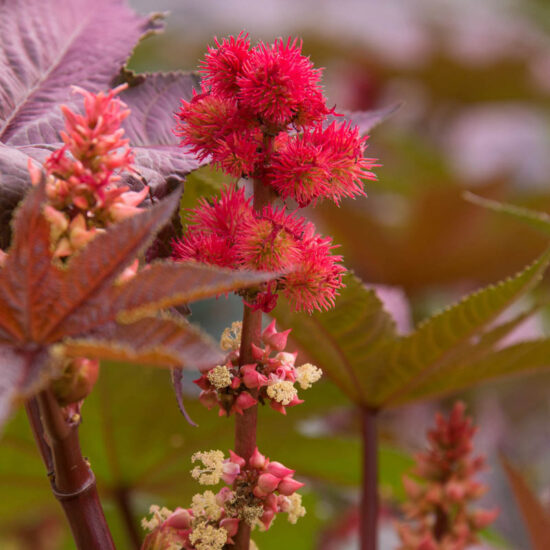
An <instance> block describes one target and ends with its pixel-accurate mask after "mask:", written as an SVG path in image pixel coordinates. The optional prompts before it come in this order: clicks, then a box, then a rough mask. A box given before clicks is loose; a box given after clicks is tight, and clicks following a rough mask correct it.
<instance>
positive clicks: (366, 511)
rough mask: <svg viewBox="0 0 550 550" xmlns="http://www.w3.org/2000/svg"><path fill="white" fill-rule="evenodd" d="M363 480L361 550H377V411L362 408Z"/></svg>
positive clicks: (360, 530) (360, 526) (360, 522)
mask: <svg viewBox="0 0 550 550" xmlns="http://www.w3.org/2000/svg"><path fill="white" fill-rule="evenodd" d="M360 411H361V439H362V444H363V480H362V489H361V508H360V516H359V517H360V521H359V539H360V548H361V550H376V548H377V545H378V529H377V526H378V441H377V434H376V411H374V410H373V409H369V408H367V407H362V408H361V409H360Z"/></svg>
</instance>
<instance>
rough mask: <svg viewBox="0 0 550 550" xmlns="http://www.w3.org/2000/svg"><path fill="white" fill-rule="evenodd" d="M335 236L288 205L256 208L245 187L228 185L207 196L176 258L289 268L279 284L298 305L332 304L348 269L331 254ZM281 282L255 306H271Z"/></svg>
mask: <svg viewBox="0 0 550 550" xmlns="http://www.w3.org/2000/svg"><path fill="white" fill-rule="evenodd" d="M331 243H332V241H331V239H330V238H323V237H321V236H320V235H317V234H316V233H315V226H314V225H313V224H312V223H310V222H306V220H305V219H303V218H298V217H296V216H293V215H290V214H288V213H287V212H286V210H285V209H275V208H273V207H271V206H267V207H265V208H264V209H263V210H262V211H261V212H255V211H254V209H253V208H252V204H251V201H250V200H247V199H245V197H244V190H242V189H241V190H236V189H235V188H234V187H228V188H226V190H224V191H222V194H221V196H220V198H219V199H214V200H213V202H212V203H208V202H207V201H205V200H202V201H201V202H200V204H199V206H198V207H197V208H196V209H195V210H194V211H193V213H192V216H191V223H190V226H189V229H188V231H187V233H186V235H185V237H184V238H183V239H181V240H180V241H176V242H175V243H174V245H173V249H174V254H173V256H174V258H175V259H176V260H197V261H200V262H204V263H210V264H213V265H218V266H221V267H233V268H234V269H257V270H270V271H285V270H287V271H289V274H288V275H285V276H283V277H281V278H279V279H278V280H277V286H278V287H279V288H284V289H285V290H284V292H285V294H286V295H287V296H288V297H289V298H290V299H291V300H292V301H293V303H294V305H295V308H296V309H297V310H303V311H308V312H312V311H313V310H314V309H328V307H330V305H332V303H333V301H334V298H335V296H336V294H337V291H338V288H340V286H341V282H342V274H343V273H344V272H345V268H344V267H343V266H342V265H341V264H340V262H341V261H342V257H341V256H338V255H336V256H334V255H332V254H331V251H332V249H333V248H334V247H333V246H332V244H331ZM277 286H274V284H272V285H271V286H269V287H266V289H265V290H263V291H262V292H260V293H259V294H258V295H257V296H256V298H255V300H254V304H253V305H254V306H255V308H258V309H262V311H266V312H269V311H271V310H272V309H273V308H274V307H275V304H276V291H277Z"/></svg>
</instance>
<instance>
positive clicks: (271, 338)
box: [262, 320, 291, 351]
mask: <svg viewBox="0 0 550 550" xmlns="http://www.w3.org/2000/svg"><path fill="white" fill-rule="evenodd" d="M290 330H291V329H288V330H285V331H284V332H277V330H276V329H275V320H273V321H272V322H271V323H270V324H269V326H268V327H267V328H266V329H265V330H264V331H263V333H262V341H263V342H264V344H266V345H268V346H271V347H272V348H274V349H276V350H277V351H283V350H284V349H285V348H286V342H287V340H288V335H289V334H290Z"/></svg>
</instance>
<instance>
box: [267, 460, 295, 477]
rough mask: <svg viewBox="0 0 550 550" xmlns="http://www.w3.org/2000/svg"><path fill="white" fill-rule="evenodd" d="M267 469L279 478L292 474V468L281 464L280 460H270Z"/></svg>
mask: <svg viewBox="0 0 550 550" xmlns="http://www.w3.org/2000/svg"><path fill="white" fill-rule="evenodd" d="M267 471H268V472H269V473H270V474H273V475H274V476H277V477H278V478H280V479H282V478H283V477H286V476H291V475H293V474H294V470H291V469H290V468H287V467H286V466H283V465H282V464H281V463H280V462H270V463H269V464H268V465H267Z"/></svg>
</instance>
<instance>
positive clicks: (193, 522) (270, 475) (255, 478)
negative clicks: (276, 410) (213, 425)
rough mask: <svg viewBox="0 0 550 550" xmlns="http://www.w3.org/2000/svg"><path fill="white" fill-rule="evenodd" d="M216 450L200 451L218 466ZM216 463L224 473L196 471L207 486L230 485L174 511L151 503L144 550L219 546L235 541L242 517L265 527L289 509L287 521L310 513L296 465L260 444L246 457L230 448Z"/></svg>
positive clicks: (207, 549) (212, 549) (197, 549)
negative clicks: (269, 454) (293, 467)
mask: <svg viewBox="0 0 550 550" xmlns="http://www.w3.org/2000/svg"><path fill="white" fill-rule="evenodd" d="M217 453H219V455H221V456H219V457H218V459H219V460H221V458H222V457H223V453H221V451H207V452H204V453H197V454H198V455H202V456H205V457H206V458H205V460H206V461H207V462H208V463H209V466H210V467H214V468H215V467H216V465H215V464H213V460H212V457H214V456H215V455H216V454H217ZM209 455H210V456H209ZM193 460H195V458H193ZM217 466H219V467H221V468H222V469H223V471H224V472H226V473H224V474H223V476H221V477H218V476H216V477H214V478H212V477H211V475H210V474H206V475H207V476H210V478H209V479H206V478H205V479H206V481H205V479H202V478H201V475H200V474H199V475H197V476H194V477H195V478H196V479H198V480H199V482H200V483H201V484H203V485H215V484H216V483H218V481H220V480H223V482H224V483H226V484H227V485H226V486H224V487H222V488H221V489H220V490H219V491H218V492H217V493H213V492H212V491H206V492H204V493H202V494H200V493H199V494H197V495H195V496H194V497H193V501H192V502H193V504H192V506H191V507H190V508H177V509H176V510H175V511H173V512H172V511H170V510H166V509H164V510H160V509H159V507H157V506H153V507H152V508H151V513H152V514H153V517H152V518H151V520H144V521H143V522H142V524H143V526H144V527H145V528H146V529H148V530H150V531H151V533H150V534H149V535H148V536H147V537H146V539H145V541H144V544H143V546H142V549H143V550H154V549H157V548H168V547H170V548H171V547H172V546H170V544H173V545H174V548H176V547H177V548H182V549H184V550H217V549H219V550H221V549H222V548H225V547H226V546H225V545H226V544H232V543H233V542H234V541H233V537H234V536H235V535H236V534H237V531H238V528H239V524H240V523H241V522H245V523H247V524H248V525H249V526H250V527H252V528H255V527H261V528H262V529H263V530H267V529H269V527H270V526H271V523H272V522H273V519H274V518H275V516H276V515H277V514H280V513H286V514H288V520H289V522H291V523H296V521H297V520H298V519H299V518H300V517H302V516H303V515H304V514H305V513H306V511H305V508H304V507H303V506H302V504H301V497H300V495H299V494H297V493H296V491H297V490H298V489H300V488H301V487H303V485H304V484H303V483H300V482H299V481H296V480H295V479H294V477H293V476H294V470H291V469H290V468H287V467H286V466H284V465H283V464H281V463H280V462H275V461H270V460H269V458H267V457H266V456H264V455H263V454H261V453H260V452H259V451H258V449H257V448H256V449H255V450H254V452H253V453H252V455H251V457H250V458H249V459H248V461H247V460H245V459H244V458H242V457H240V456H239V455H237V454H236V453H234V452H233V451H229V458H227V459H225V460H223V463H220V464H218V465H217ZM206 471H208V469H207V470H206ZM210 471H211V470H210ZM199 472H200V470H199ZM228 472H230V473H228ZM155 516H156V517H155Z"/></svg>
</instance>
